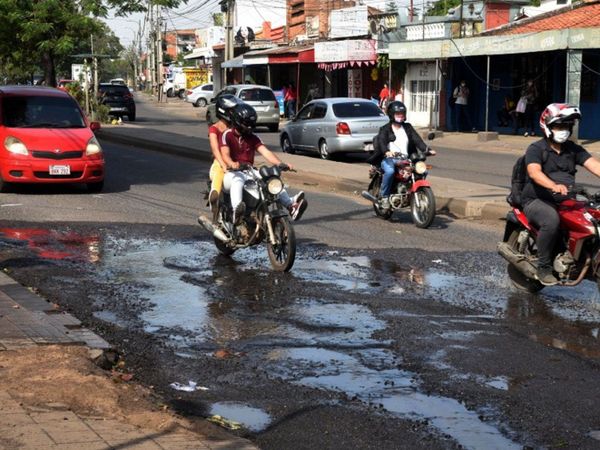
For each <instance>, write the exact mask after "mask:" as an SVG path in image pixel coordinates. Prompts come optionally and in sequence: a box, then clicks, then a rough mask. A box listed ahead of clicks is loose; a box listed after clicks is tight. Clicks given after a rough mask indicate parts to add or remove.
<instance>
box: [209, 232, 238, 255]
mask: <svg viewBox="0 0 600 450" xmlns="http://www.w3.org/2000/svg"><path fill="white" fill-rule="evenodd" d="M213 239H214V240H215V246H216V247H217V250H219V253H221V254H222V255H224V256H230V255H232V254H233V252H235V249H234V248H231V247H230V246H228V245H227V244H226V243H225V242H223V241H222V240H220V239H217V238H216V237H213Z"/></svg>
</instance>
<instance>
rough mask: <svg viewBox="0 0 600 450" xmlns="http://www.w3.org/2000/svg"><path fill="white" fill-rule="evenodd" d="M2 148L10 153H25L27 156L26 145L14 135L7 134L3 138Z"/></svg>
mask: <svg viewBox="0 0 600 450" xmlns="http://www.w3.org/2000/svg"><path fill="white" fill-rule="evenodd" d="M4 148H6V150H8V151H9V152H10V153H14V154H15V155H25V156H27V155H28V154H29V152H28V151H27V147H25V144H23V143H22V142H21V141H20V140H19V139H17V138H16V137H12V136H8V137H7V138H6V139H4Z"/></svg>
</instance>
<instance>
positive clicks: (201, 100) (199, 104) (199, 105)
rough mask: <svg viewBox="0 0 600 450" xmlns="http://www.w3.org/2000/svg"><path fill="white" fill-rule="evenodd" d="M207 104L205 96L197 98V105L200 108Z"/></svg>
mask: <svg viewBox="0 0 600 450" xmlns="http://www.w3.org/2000/svg"><path fill="white" fill-rule="evenodd" d="M206 105H207V103H206V99H205V98H199V99H198V100H196V106H197V107H199V108H204V107H205V106H206Z"/></svg>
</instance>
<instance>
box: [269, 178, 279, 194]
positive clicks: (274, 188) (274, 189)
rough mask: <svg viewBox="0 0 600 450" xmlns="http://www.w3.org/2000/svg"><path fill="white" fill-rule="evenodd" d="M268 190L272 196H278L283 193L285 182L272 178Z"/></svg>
mask: <svg viewBox="0 0 600 450" xmlns="http://www.w3.org/2000/svg"><path fill="white" fill-rule="evenodd" d="M267 190H268V191H269V194H271V195H278V194H279V193H280V192H281V191H283V182H282V181H281V179H280V178H271V179H270V180H269V181H268V182H267Z"/></svg>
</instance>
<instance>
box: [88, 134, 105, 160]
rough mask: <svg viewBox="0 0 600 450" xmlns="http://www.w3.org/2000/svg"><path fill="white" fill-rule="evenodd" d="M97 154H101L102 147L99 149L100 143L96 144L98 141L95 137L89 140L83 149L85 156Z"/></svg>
mask: <svg viewBox="0 0 600 450" xmlns="http://www.w3.org/2000/svg"><path fill="white" fill-rule="evenodd" d="M98 153H102V147H100V143H99V142H98V140H97V139H96V138H95V137H92V138H90V140H89V141H88V143H87V146H86V147H85V155H86V156H90V155H96V154H98Z"/></svg>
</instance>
